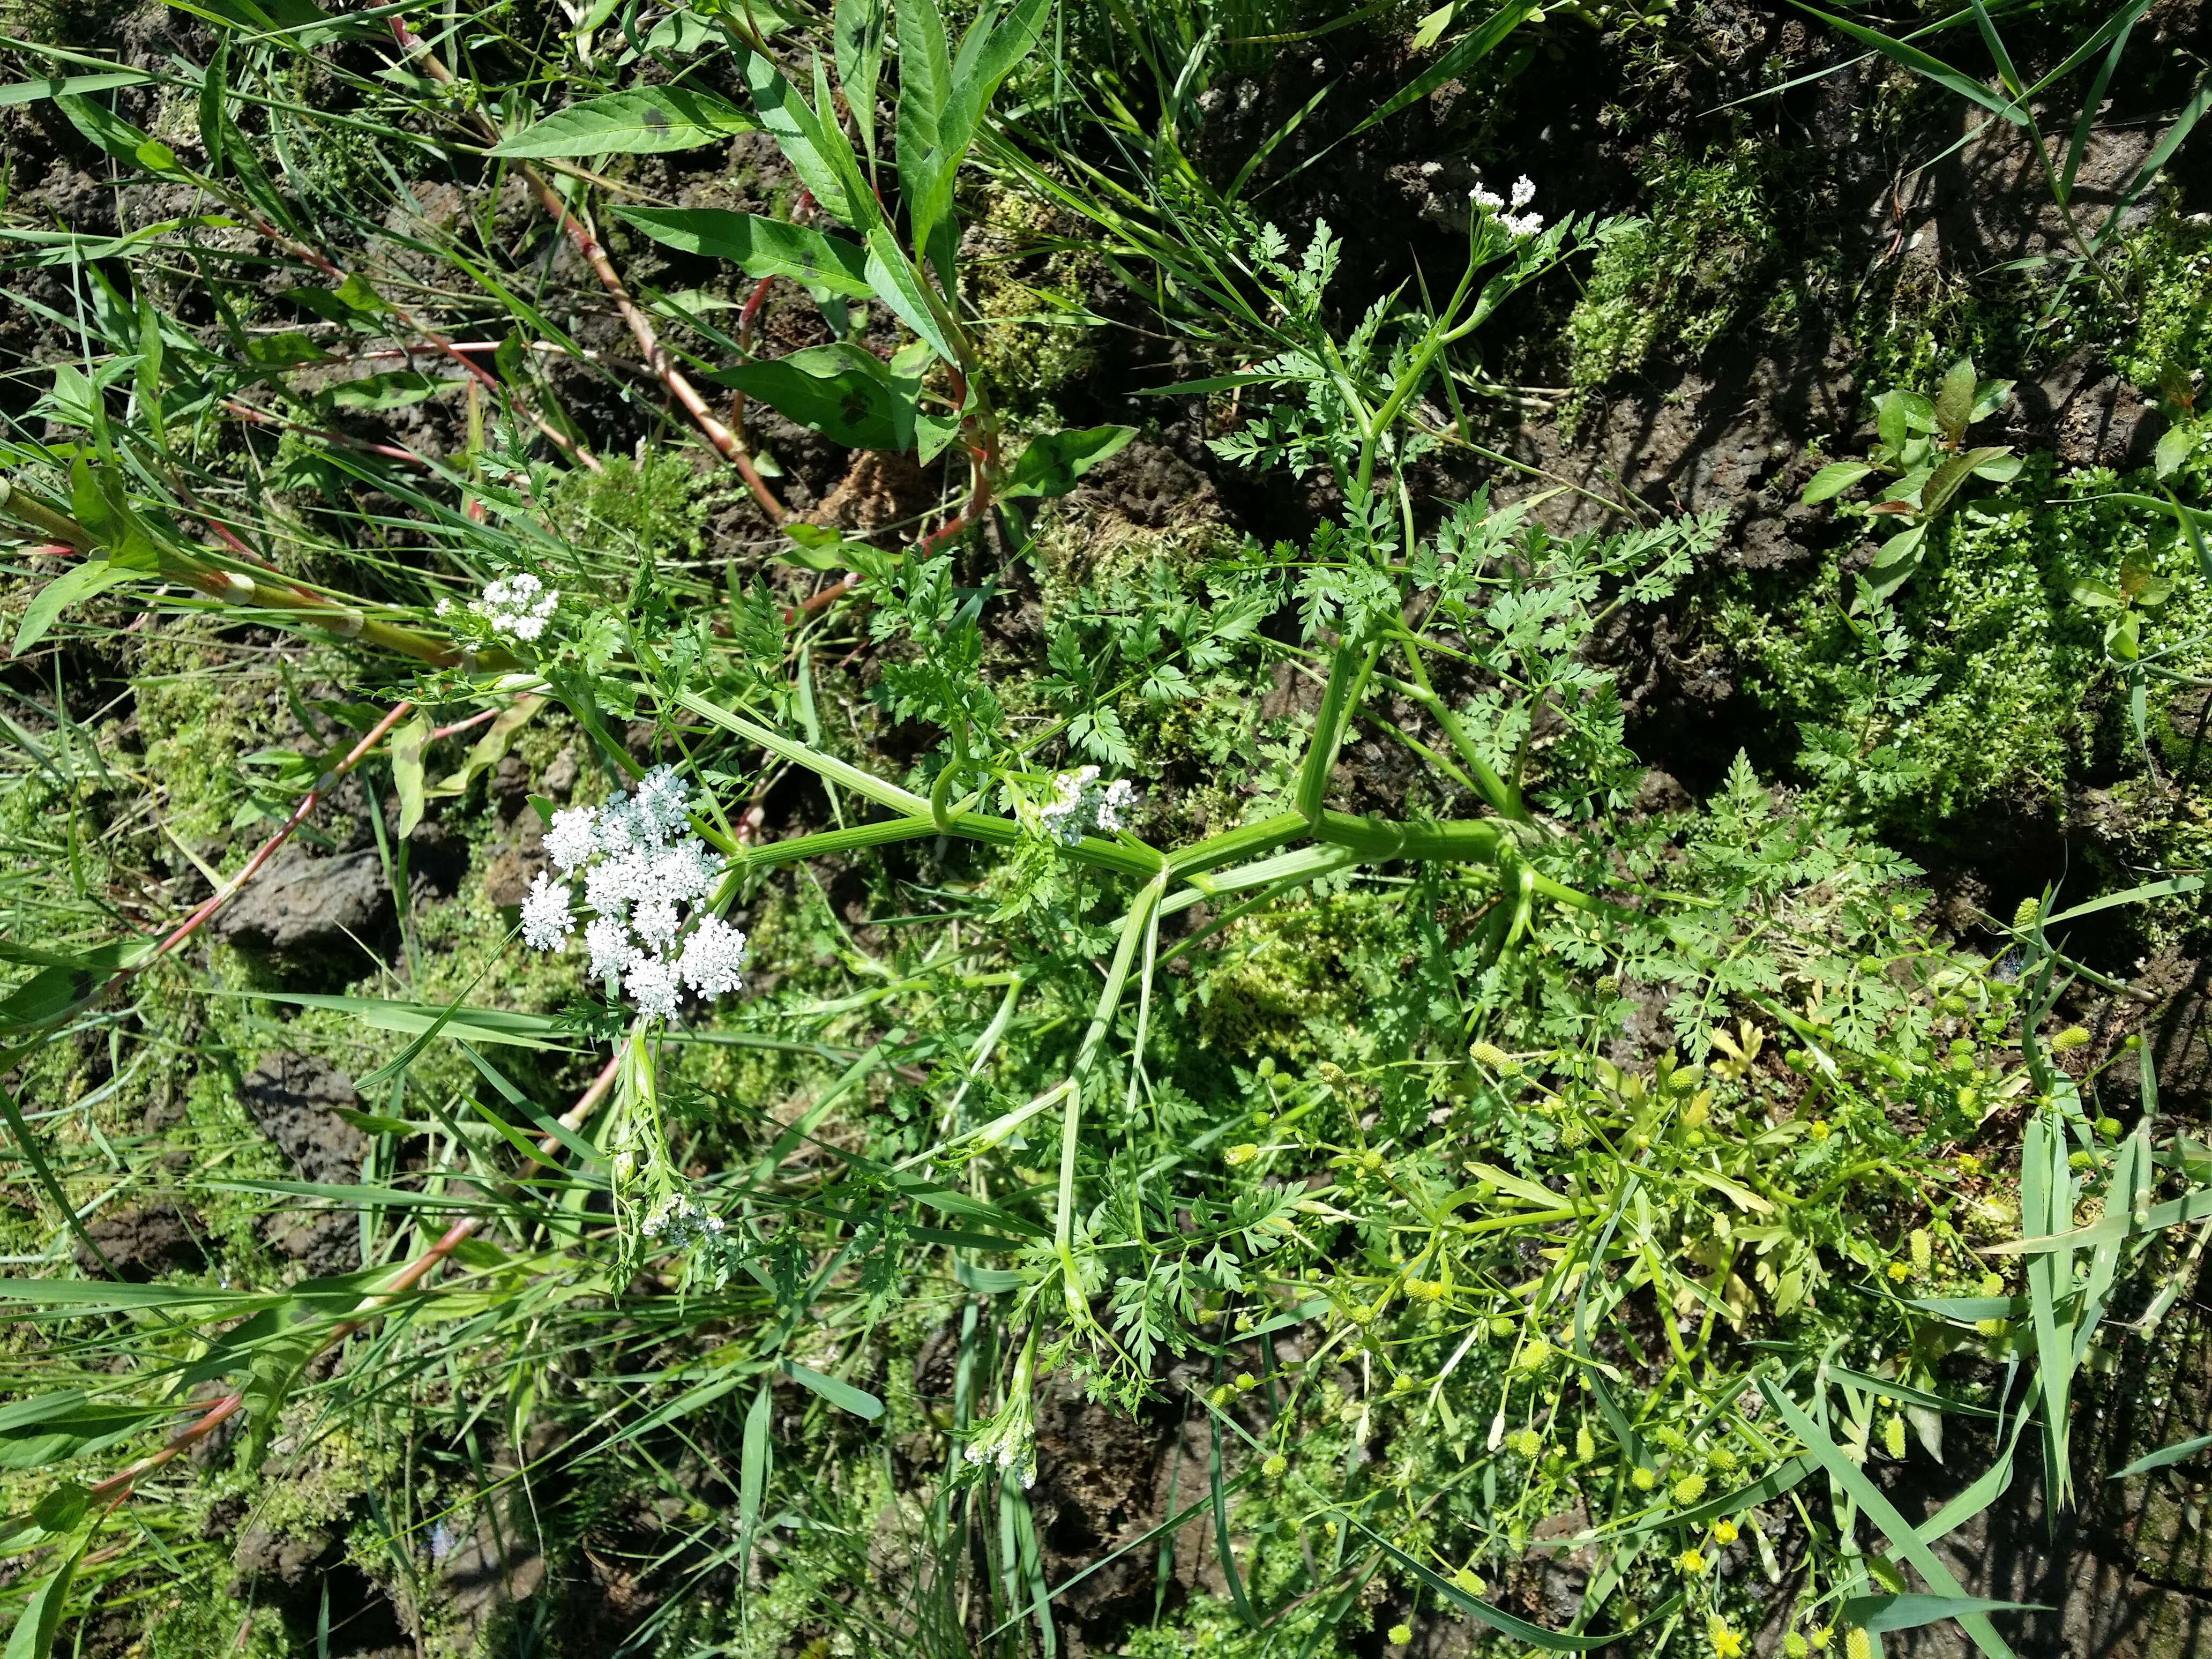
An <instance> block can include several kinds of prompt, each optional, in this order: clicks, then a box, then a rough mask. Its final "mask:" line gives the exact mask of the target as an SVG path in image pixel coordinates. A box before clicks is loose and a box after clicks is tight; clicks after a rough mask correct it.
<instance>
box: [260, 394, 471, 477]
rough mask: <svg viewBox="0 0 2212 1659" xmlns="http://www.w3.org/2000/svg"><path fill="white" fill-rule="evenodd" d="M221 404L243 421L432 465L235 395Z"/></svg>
mask: <svg viewBox="0 0 2212 1659" xmlns="http://www.w3.org/2000/svg"><path fill="white" fill-rule="evenodd" d="M222 406H223V407H224V408H225V409H227V410H229V411H230V412H231V413H232V414H234V415H235V416H239V417H240V419H241V420H247V421H251V422H253V423H254V424H255V425H256V426H281V427H285V428H289V429H290V430H291V431H294V432H304V433H306V434H307V435H308V436H309V437H311V438H320V439H321V440H322V441H324V442H325V443H333V444H337V446H338V447H340V448H342V449H351V450H356V451H358V452H359V453H362V454H364V455H381V456H383V457H384V458H385V459H386V460H392V461H405V462H406V463H407V464H408V465H410V466H428V465H430V461H429V458H428V457H427V456H423V455H418V454H416V453H415V452H414V451H413V450H411V449H407V448H404V447H401V446H399V445H398V444H378V443H371V442H369V441H368V440H367V439H364V438H356V437H355V436H353V435H351V434H350V433H345V432H331V431H328V430H326V429H325V428H322V427H319V426H303V425H301V423H300V422H297V421H290V420H287V419H285V418H284V416H282V415H277V414H273V413H271V412H270V410H265V409H256V408H255V407H254V406H253V405H252V404H242V403H240V402H239V401H238V399H237V398H224V399H223V400H222Z"/></svg>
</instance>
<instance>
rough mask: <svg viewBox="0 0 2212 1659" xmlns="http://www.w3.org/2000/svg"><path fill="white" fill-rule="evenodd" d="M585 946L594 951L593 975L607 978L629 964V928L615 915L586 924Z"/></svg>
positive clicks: (596, 977) (594, 977) (595, 977)
mask: <svg viewBox="0 0 2212 1659" xmlns="http://www.w3.org/2000/svg"><path fill="white" fill-rule="evenodd" d="M584 948H585V949H586V950H587V951H590V952H591V953H592V978H593V979H605V978H607V977H608V976H610V975H617V974H619V973H621V972H622V970H623V969H625V968H627V967H629V958H630V948H631V947H630V942H629V928H627V927H623V925H622V923H621V922H620V921H618V920H617V919H616V918H615V917H613V916H599V917H595V918H594V919H593V920H592V921H588V922H586V923H585V925H584Z"/></svg>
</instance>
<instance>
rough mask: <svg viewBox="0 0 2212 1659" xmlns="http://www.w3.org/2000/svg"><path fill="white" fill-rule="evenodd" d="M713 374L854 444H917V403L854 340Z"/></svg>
mask: <svg viewBox="0 0 2212 1659" xmlns="http://www.w3.org/2000/svg"><path fill="white" fill-rule="evenodd" d="M713 378H714V380H717V381H719V382H720V383H721V384H722V385H724V386H735V387H736V388H737V389H738V391H740V392H744V394H745V395H746V396H747V397H748V398H759V399H760V400H761V401H762V402H763V403H764V404H768V405H769V407H770V408H772V409H774V410H775V411H776V412H777V413H778V414H780V415H782V416H785V417H786V418H787V419H789V420H793V421H796V422H798V423H799V425H801V426H803V427H805V428H807V429H808V430H809V431H811V432H818V433H820V434H821V435H823V437H825V438H827V439H829V441H831V442H832V443H840V444H843V445H844V446H845V447H847V448H848V449H896V450H907V449H911V448H912V447H914V433H915V403H914V398H913V394H912V391H911V389H910V388H908V387H902V386H895V385H894V384H893V383H892V380H891V371H890V365H889V364H888V363H886V362H884V360H883V359H882V358H880V357H878V356H876V355H875V354H874V353H873V352H872V351H869V350H867V349H865V348H864V347H861V346H858V345H855V344H854V343H852V342H851V341H849V340H839V341H836V342H835V343H831V344H829V345H825V346H810V347H808V348H807V349H805V350H804V351H794V352H793V353H792V354H791V355H790V356H787V357H776V358H771V359H768V360H765V361H763V362H750V363H740V364H738V366H737V367H736V368H726V369H720V370H718V371H716V373H715V374H714V376H713Z"/></svg>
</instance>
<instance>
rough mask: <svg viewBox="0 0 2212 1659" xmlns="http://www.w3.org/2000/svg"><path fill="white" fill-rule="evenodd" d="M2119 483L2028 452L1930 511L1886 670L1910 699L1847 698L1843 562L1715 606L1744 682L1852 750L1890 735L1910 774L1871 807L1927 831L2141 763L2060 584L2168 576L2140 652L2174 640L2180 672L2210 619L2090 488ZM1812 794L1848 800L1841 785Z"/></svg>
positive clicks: (2167, 563) (2092, 631)
mask: <svg viewBox="0 0 2212 1659" xmlns="http://www.w3.org/2000/svg"><path fill="white" fill-rule="evenodd" d="M2117 485H2118V481H2117V480H2116V479H2115V478H2114V477H2113V476H2112V474H2111V473H2109V472H2106V471H2100V470H2097V469H2087V470H2084V471H2078V472H2075V473H2070V474H2061V473H2059V472H2058V471H2057V468H2056V466H2055V465H2054V464H2053V463H2052V461H2051V459H2050V458H2049V457H2048V456H2043V457H2037V458H2033V459H2031V461H2030V463H2029V465H2028V466H2027V469H2026V470H2025V471H2023V472H2022V473H2021V477H2020V479H2019V480H2018V482H2017V483H2015V484H2014V485H2013V486H2012V487H2011V488H2010V489H2008V490H2005V491H2003V492H2001V493H2000V494H1998V495H1994V496H1991V497H1989V498H1987V499H1986V500H1984V501H1976V502H1972V503H1970V504H1968V505H1967V506H1966V507H1964V508H1961V509H1960V510H1958V511H1956V512H1954V513H1951V514H1949V515H1948V516H1947V517H1946V518H1945V519H1944V520H1942V521H1941V522H1940V524H1939V525H1938V526H1937V528H1936V532H1934V541H1935V544H1936V551H1935V554H1934V556H1933V557H1932V558H1931V559H1930V561H1929V567H1928V568H1925V569H1923V570H1922V571H1921V572H1920V573H1919V574H1917V575H1916V576H1915V577H1914V578H1913V579H1912V580H1911V582H1910V583H1909V584H1908V585H1907V586H1905V588H1903V589H1902V590H1900V591H1899V593H1898V594H1897V595H1896V596H1895V598H1894V599H1893V608H1894V613H1895V617H1896V621H1897V624H1898V626H1899V629H1901V631H1902V634H1903V635H1904V637H1905V641H1907V645H1906V648H1905V652H1904V653H1903V656H1902V659H1901V660H1900V661H1899V662H1898V663H1897V664H1896V674H1897V677H1898V678H1899V680H1902V679H1904V678H1907V677H1915V676H1917V677H1925V678H1926V679H1927V680H1928V682H1929V683H1928V684H1927V685H1926V687H1925V689H1924V691H1923V693H1922V695H1920V696H1917V698H1912V699H1911V700H1910V701H1909V702H1908V703H1907V706H1905V707H1901V708H1900V707H1892V708H1887V709H1883V710H1874V711H1869V709H1868V708H1866V707H1865V706H1864V702H1865V700H1864V698H1863V697H1862V696H1859V695H1858V694H1857V692H1856V691H1855V689H1854V674H1855V672H1856V671H1857V667H1858V665H1859V664H1860V663H1861V661H1862V660H1863V648H1862V645H1861V639H1860V632H1859V630H1860V629H1862V628H1863V626H1865V620H1864V619H1863V618H1854V617H1849V616H1847V614H1846V612H1845V611H1844V605H1843V604H1842V603H1841V601H1842V599H1843V598H1844V595H1845V594H1846V593H1847V592H1849V588H1848V586H1847V580H1846V578H1845V576H1844V572H1843V570H1842V568H1841V563H1842V560H1841V556H1836V557H1832V558H1830V559H1828V560H1826V561H1825V562H1823V563H1822V565H1821V566H1820V568H1819V570H1818V571H1817V572H1816V573H1815V574H1814V575H1813V576H1812V577H1811V579H1810V580H1804V581H1802V583H1801V584H1799V585H1796V586H1794V587H1793V588H1792V589H1791V590H1790V592H1786V593H1781V592H1775V591H1774V590H1773V589H1771V588H1765V589H1762V588H1760V587H1759V586H1747V587H1746V588H1745V589H1744V590H1742V591H1741V592H1740V593H1739V595H1738V596H1737V597H1736V598H1735V599H1734V600H1733V601H1731V602H1730V603H1729V604H1728V605H1726V606H1725V607H1724V609H1723V629H1724V631H1725V632H1726V634H1727V635H1728V636H1729V638H1730V639H1732V640H1733V641H1734V642H1735V647H1736V650H1737V652H1738V654H1739V659H1740V660H1741V662H1742V663H1743V665H1744V667H1745V670H1746V671H1745V674H1744V684H1745V686H1746V689H1747V690H1750V691H1751V692H1752V694H1753V696H1756V697H1758V698H1759V701H1760V702H1763V703H1764V704H1765V706H1766V707H1768V708H1771V709H1772V710H1774V711H1775V712H1776V713H1778V714H1782V715H1784V716H1785V717H1786V718H1787V719H1789V720H1791V721H1793V722H1796V723H1800V724H1802V723H1808V722H1810V723H1817V724H1821V725H1826V726H1832V727H1838V728H1841V729H1844V730H1846V731H1850V732H1856V733H1858V734H1860V736H1861V737H1862V739H1863V752H1867V753H1869V754H1870V753H1871V752H1872V751H1873V750H1875V749H1876V748H1877V747H1878V746H1879V745H1881V744H1891V745H1893V747H1894V750H1895V751H1896V753H1897V755H1898V756H1899V757H1900V759H1901V760H1902V762H1903V763H1904V764H1905V768H1906V769H1908V770H1909V771H1910V772H1911V774H1912V781H1911V783H1910V785H1909V787H1904V788H1901V789H1899V790H1897V791H1895V792H1893V799H1891V801H1890V802H1889V803H1888V804H1887V806H1886V808H1885V809H1884V810H1883V811H1881V812H1880V813H1879V814H1878V816H1881V817H1886V818H1887V819H1888V820H1889V821H1890V822H1891V823H1893V824H1895V825H1897V826H1898V827H1900V828H1904V829H1908V830H1910V831H1911V832H1912V833H1914V834H1916V835H1920V836H1928V837H1930V838H1935V839H1942V838H1943V837H1945V836H1948V834H1950V833H1952V826H1953V825H1954V823H1955V822H1956V821H1957V820H1958V819H1959V818H1960V815H1962V814H1965V813H1966V812H1968V811H1971V810H1972V809H1973V808H1975V807H1978V806H1980V805H1984V804H1986V803H1989V802H1992V801H1996V800H1999V799H2003V800H2005V801H2007V802H2008V803H2009V804H2010V805H2013V806H2015V808H2021V809H2025V810H2028V811H2036V810H2042V809H2046V808H2048V807H2050V806H2051V805H2053V804H2054V803H2055V802H2057V800H2058V799H2060V798H2061V797H2062V796H2063V793H2064V791H2065V789H2066V787H2067V786H2068V784H2069V779H2071V778H2072V777H2074V776H2076V775H2078V774H2079V772H2080V771H2081V769H2082V767H2083V766H2084V764H2085V763H2096V764H2099V765H2100V766H2102V767H2105V768H2109V769H2120V770H2123V771H2124V770H2129V769H2134V768H2136V767H2138V766H2140V764H2141V760H2140V756H2139V755H2136V754H2135V753H2133V751H2132V743H2133V739H2132V735H2131V733H2129V732H2126V731H2124V729H2122V728H2121V727H2120V726H2118V725H2117V724H2116V722H2115V720H2114V719H2113V717H2112V716H2113V711H2114V710H2115V709H2116V708H2117V707H2118V701H2117V694H2118V690H2119V689H2120V681H2119V679H2118V676H2117V674H2116V672H2115V671H2114V668H2113V665H2112V663H2111V662H2110V660H2109V659H2108V658H2107V655H2106V650H2105V646H2104V641H2103V635H2104V626H2105V622H2104V617H2103V615H2102V614H2101V613H2099V612H2096V611H2090V610H2088V609H2087V608H2086V607H2084V606H2082V605H2079V604H2077V603H2076V602H2075V600H2074V599H2072V597H2071V592H2070V590H2071V588H2072V586H2073V584H2074V583H2075V581H2076V580H2079V579H2081V578H2083V577H2095V578H2099V579H2100V580H2107V581H2109V580H2112V579H2113V578H2114V576H2115V574H2116V573H2117V572H2118V568H2119V565H2120V562H2121V561H2122V560H2123V559H2124V558H2126V557H2128V556H2130V554H2131V553H2132V554H2139V555H2141V556H2144V557H2147V558H2148V559H2149V560H2150V561H2151V562H2153V564H2154V566H2155V567H2156V568H2158V569H2159V570H2160V572H2161V573H2162V574H2166V575H2169V576H2172V577H2174V578H2176V579H2177V580H2178V581H2179V583H2180V588H2179V592H2178V593H2177V595H2176V598H2175V599H2174V600H2173V602H2172V604H2170V605H2168V606H2167V607H2166V611H2164V612H2163V613H2162V614H2161V615H2160V617H2158V618H2157V619H2156V620H2155V621H2154V622H2153V623H2150V624H2149V625H2148V632H2147V634H2146V637H2145V641H2144V645H2145V649H2146V650H2147V651H2148V650H2153V649H2156V648H2158V647H2160V646H2163V645H2175V644H2178V645H2181V646H2182V647H2184V648H2183V649H2182V651H2181V653H2180V654H2179V657H2177V658H2176V659H2174V665H2175V666H2176V667H2178V668H2181V669H2182V671H2185V672H2188V671H2201V667H2199V668H2194V669H2192V668H2191V667H2190V666H2189V665H2190V664H2192V663H2196V664H2201V663H2202V661H2203V658H2204V655H2205V651H2204V647H2203V644H2202V643H2201V642H2200V643H2197V644H2194V645H2191V644H2189V643H2188V642H2189V641H2201V639H2202V636H2203V635H2204V633H2205V631H2206V628H2207V624H2208V623H2212V594H2208V592H2206V590H2205V588H2204V586H2203V584H2202V583H2201V582H2200V581H2198V580H2197V579H2196V577H2195V574H2194V562H2193V560H2192V559H2191V556H2190V554H2189V552H2188V550H2187V549H2186V548H2185V547H2177V546H2176V544H2175V541H2174V538H2173V536H2172V531H2171V528H2170V526H2167V525H2166V524H2164V523H2163V521H2161V520H2155V519H2153V518H2152V517H2151V516H2150V515H2148V514H2147V513H2142V511H2140V510H2138V509H2135V508H2131V507H2127V506H2125V505H2122V504H2116V503H2114V502H2112V501H2099V500H2096V499H2095V498H2096V497H2099V496H2103V495H2110V494H2111V493H2112V492H2113V491H2114V489H2116V487H2117ZM1826 793H1832V794H1837V795H1838V796H1839V798H1840V799H1842V800H1844V801H1845V802H1847V801H1848V800H1849V799H1850V797H1849V793H1848V789H1846V788H1844V787H1837V788H1831V789H1828V790H1827V791H1826Z"/></svg>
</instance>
